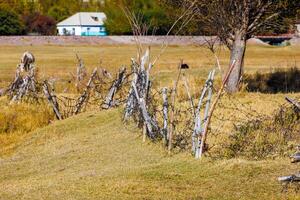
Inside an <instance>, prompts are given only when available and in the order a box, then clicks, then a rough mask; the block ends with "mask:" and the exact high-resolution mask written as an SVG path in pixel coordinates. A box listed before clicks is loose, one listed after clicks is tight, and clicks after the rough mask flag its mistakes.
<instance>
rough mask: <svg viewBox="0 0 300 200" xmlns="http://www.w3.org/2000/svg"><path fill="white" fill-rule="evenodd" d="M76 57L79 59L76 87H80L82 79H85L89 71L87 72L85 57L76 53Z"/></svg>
mask: <svg viewBox="0 0 300 200" xmlns="http://www.w3.org/2000/svg"><path fill="white" fill-rule="evenodd" d="M76 58H77V61H78V64H77V70H76V84H75V86H76V88H77V89H78V88H79V86H80V84H81V81H82V80H84V78H85V77H86V75H87V73H86V68H85V66H84V62H83V59H82V58H81V57H80V56H79V55H78V54H77V53H76Z"/></svg>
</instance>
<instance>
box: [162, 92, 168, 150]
mask: <svg viewBox="0 0 300 200" xmlns="http://www.w3.org/2000/svg"><path fill="white" fill-rule="evenodd" d="M162 95H163V120H164V123H163V129H162V135H163V138H164V143H165V144H168V140H169V138H168V137H169V129H168V121H169V117H168V112H169V103H168V88H163V90H162Z"/></svg>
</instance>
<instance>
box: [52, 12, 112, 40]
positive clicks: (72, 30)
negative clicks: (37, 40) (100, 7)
mask: <svg viewBox="0 0 300 200" xmlns="http://www.w3.org/2000/svg"><path fill="white" fill-rule="evenodd" d="M105 20H106V15H105V14H104V13H102V12H79V13H76V14H75V15H73V16H71V17H69V18H67V19H65V20H63V21H62V22H59V23H58V24H57V32H58V35H76V36H106V35H107V32H106V29H105V26H104V22H105Z"/></svg>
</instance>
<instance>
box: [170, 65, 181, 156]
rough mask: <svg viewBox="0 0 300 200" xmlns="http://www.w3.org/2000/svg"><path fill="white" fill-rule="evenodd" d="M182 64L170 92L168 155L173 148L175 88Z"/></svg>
mask: <svg viewBox="0 0 300 200" xmlns="http://www.w3.org/2000/svg"><path fill="white" fill-rule="evenodd" d="M182 63H183V60H181V62H180V65H179V72H178V76H177V80H176V81H175V82H174V87H173V90H172V95H171V106H172V108H171V116H170V132H169V144H168V151H169V154H170V153H171V150H172V148H173V145H172V139H173V132H174V115H175V103H176V94H177V86H178V82H179V79H180V76H181V65H182Z"/></svg>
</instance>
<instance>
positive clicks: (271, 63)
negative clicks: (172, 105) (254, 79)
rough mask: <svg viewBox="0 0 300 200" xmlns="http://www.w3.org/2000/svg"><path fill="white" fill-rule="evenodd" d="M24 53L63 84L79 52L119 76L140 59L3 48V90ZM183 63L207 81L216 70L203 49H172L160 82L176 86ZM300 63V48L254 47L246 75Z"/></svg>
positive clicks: (126, 53) (117, 48)
mask: <svg viewBox="0 0 300 200" xmlns="http://www.w3.org/2000/svg"><path fill="white" fill-rule="evenodd" d="M24 51H31V52H32V53H33V54H34V55H35V56H36V66H37V67H38V70H39V76H40V77H41V78H43V77H53V78H58V79H59V80H61V81H62V80H64V81H66V80H69V79H71V77H72V76H71V73H73V74H74V73H75V72H76V62H77V61H76V57H75V52H78V53H79V55H80V56H81V57H82V58H83V59H84V61H85V64H86V67H87V68H88V69H89V71H92V69H93V68H94V67H97V66H100V61H101V63H102V64H101V66H102V67H104V68H106V69H107V70H109V71H111V72H116V71H117V70H118V69H119V68H120V66H122V65H126V66H128V67H129V66H130V58H132V57H136V47H135V46H133V45H131V46H130V45H113V46H107V45H105V46H2V47H1V51H0V87H4V86H5V85H7V84H8V83H9V82H10V81H11V80H12V79H13V77H14V72H15V68H16V65H17V64H18V62H19V60H20V57H21V55H22V53H23V52H24ZM159 52H160V47H159V46H154V47H153V48H152V52H151V53H152V56H153V57H155V56H156V55H158V54H159ZM228 58H229V56H228V51H225V50H223V51H222V53H221V55H220V59H221V64H222V66H223V67H224V68H225V69H226V68H227V66H228ZM180 59H183V60H184V62H186V63H187V64H189V66H190V70H189V71H188V72H187V73H188V74H190V75H191V76H192V77H194V78H204V77H206V76H207V72H208V71H209V70H210V69H211V68H212V67H213V66H214V63H215V60H214V58H213V56H212V55H211V53H210V52H209V51H208V50H207V49H205V48H203V47H195V46H170V47H169V48H168V49H167V51H166V52H165V53H164V54H163V55H162V57H161V58H160V60H159V61H158V63H157V64H156V65H155V67H154V69H153V76H154V77H155V80H156V81H157V82H162V84H172V81H171V79H173V78H174V77H175V74H174V72H175V71H176V68H177V66H178V63H179V61H180ZM299 62H300V46H289V47H271V46H253V45H250V46H249V48H248V50H247V53H246V60H245V66H246V67H245V72H246V73H253V72H256V71H262V72H266V71H271V70H273V69H276V68H283V69H284V68H289V67H293V66H295V63H299Z"/></svg>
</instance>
